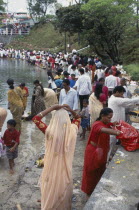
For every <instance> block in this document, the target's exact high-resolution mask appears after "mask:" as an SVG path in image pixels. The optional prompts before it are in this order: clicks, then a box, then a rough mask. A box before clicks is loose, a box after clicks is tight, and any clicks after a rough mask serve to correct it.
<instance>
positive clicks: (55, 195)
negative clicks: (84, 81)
mask: <svg viewBox="0 0 139 210" xmlns="http://www.w3.org/2000/svg"><path fill="white" fill-rule="evenodd" d="M65 109H66V110H65ZM53 110H56V111H55V112H54V113H52V119H51V121H50V124H49V126H48V127H47V126H46V125H45V124H44V123H43V122H42V121H41V118H42V117H44V116H46V115H47V114H48V113H49V112H52V111H53ZM67 111H69V112H71V113H72V115H73V116H74V117H75V118H78V116H77V114H76V113H75V112H74V111H73V110H71V109H70V107H69V106H68V105H63V106H61V105H54V106H53V107H50V108H48V109H46V110H45V111H43V112H41V113H40V114H38V115H37V116H35V117H34V118H33V122H34V123H35V124H36V125H37V127H38V128H40V129H41V130H42V131H43V132H45V147H46V151H45V156H44V168H43V171H42V175H41V178H40V183H41V209H42V210H49V209H52V210H71V198H72V192H73V183H72V161H73V156H74V150H75V143H76V137H77V131H78V126H79V124H80V120H78V119H77V120H76V119H75V120H73V122H72V123H71V121H70V118H69V114H68V112H67Z"/></svg>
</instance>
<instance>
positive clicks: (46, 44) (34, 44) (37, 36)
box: [6, 23, 87, 52]
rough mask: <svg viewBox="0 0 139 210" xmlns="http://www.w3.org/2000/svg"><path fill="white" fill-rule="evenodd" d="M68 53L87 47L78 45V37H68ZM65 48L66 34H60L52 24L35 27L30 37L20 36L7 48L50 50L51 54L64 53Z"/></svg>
mask: <svg viewBox="0 0 139 210" xmlns="http://www.w3.org/2000/svg"><path fill="white" fill-rule="evenodd" d="M67 44H70V48H68V47H67V51H68V52H71V50H72V49H73V48H75V49H80V48H82V47H86V46H87V45H86V44H84V43H82V44H78V35H77V34H74V35H73V36H70V37H69V36H67ZM64 46H65V33H60V32H59V31H58V30H56V29H55V28H54V26H53V24H52V23H45V24H39V25H37V26H35V27H34V28H33V29H32V30H31V31H30V34H29V35H26V36H20V37H18V38H17V39H16V40H14V41H12V42H11V43H10V44H9V45H7V46H6V47H8V48H9V47H12V48H15V49H26V50H34V49H35V50H50V51H51V52H59V51H64Z"/></svg>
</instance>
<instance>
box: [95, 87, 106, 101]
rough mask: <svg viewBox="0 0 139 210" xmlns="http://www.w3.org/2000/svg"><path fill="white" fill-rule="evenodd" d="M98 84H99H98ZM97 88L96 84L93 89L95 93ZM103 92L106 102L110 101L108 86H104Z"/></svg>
mask: <svg viewBox="0 0 139 210" xmlns="http://www.w3.org/2000/svg"><path fill="white" fill-rule="evenodd" d="M97 84H98V83H97ZM95 88H96V84H95V85H93V88H92V90H93V92H95ZM102 92H103V93H104V94H105V96H106V100H107V99H108V88H107V87H106V86H103V87H102ZM106 100H105V101H106Z"/></svg>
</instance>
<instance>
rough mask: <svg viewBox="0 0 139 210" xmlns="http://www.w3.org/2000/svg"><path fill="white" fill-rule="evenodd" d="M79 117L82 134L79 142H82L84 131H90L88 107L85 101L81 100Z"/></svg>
mask: <svg viewBox="0 0 139 210" xmlns="http://www.w3.org/2000/svg"><path fill="white" fill-rule="evenodd" d="M80 116H81V127H82V133H81V135H80V137H82V139H81V140H84V139H85V134H86V131H87V130H89V129H90V114H89V105H88V100H87V99H84V100H83V108H82V111H81V112H80Z"/></svg>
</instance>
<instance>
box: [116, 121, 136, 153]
mask: <svg viewBox="0 0 139 210" xmlns="http://www.w3.org/2000/svg"><path fill="white" fill-rule="evenodd" d="M116 129H117V130H120V131H122V133H121V134H120V135H119V136H117V139H119V140H120V141H121V145H122V146H123V147H124V149H125V150H127V151H135V150H137V149H139V132H138V130H136V129H135V128H134V127H133V126H131V125H129V124H128V123H126V122H124V121H122V120H121V121H120V125H118V126H116Z"/></svg>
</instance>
